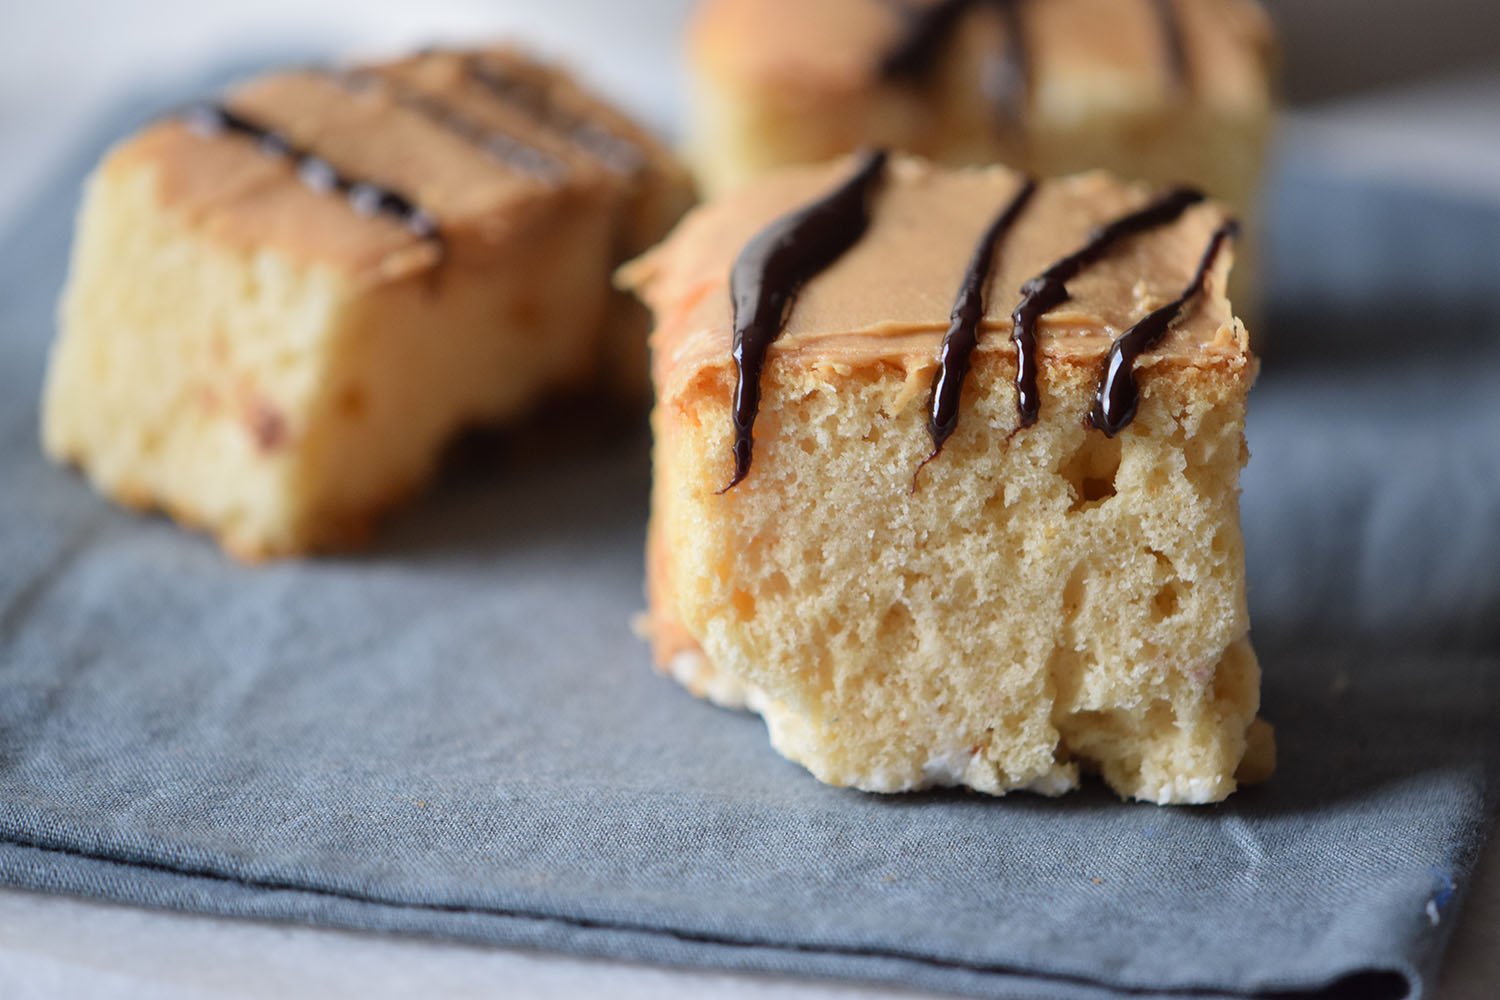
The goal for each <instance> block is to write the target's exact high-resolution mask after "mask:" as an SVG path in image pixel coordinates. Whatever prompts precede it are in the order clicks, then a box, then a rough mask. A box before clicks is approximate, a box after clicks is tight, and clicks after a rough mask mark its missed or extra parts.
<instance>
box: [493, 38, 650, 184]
mask: <svg viewBox="0 0 1500 1000" xmlns="http://www.w3.org/2000/svg"><path fill="white" fill-rule="evenodd" d="M463 71H464V73H465V74H466V75H467V76H468V77H469V79H471V80H473V81H474V82H475V83H477V84H479V85H480V86H482V87H483V88H484V89H485V90H487V91H489V92H490V93H491V94H492V95H494V96H495V97H496V98H498V99H500V100H502V101H505V102H507V103H509V104H512V105H514V106H515V107H517V108H519V109H520V110H521V111H523V112H525V113H526V114H527V115H529V116H530V117H531V118H532V120H533V121H535V122H537V124H539V125H541V126H543V127H544V128H547V129H550V130H551V131H553V132H556V133H557V134H559V135H561V136H562V137H563V138H564V139H566V140H568V141H569V142H571V143H573V144H574V145H575V146H577V147H579V148H580V149H582V150H583V151H584V152H586V153H588V154H589V155H590V156H592V157H593V158H594V159H596V160H598V161H599V162H600V163H602V164H603V165H604V167H605V168H606V169H607V170H610V171H612V172H614V173H617V174H623V175H626V176H629V175H632V174H636V173H639V172H640V171H641V170H642V169H644V168H645V166H646V162H647V157H646V153H645V151H644V150H643V149H641V147H640V146H639V145H638V144H636V143H635V142H633V141H631V140H630V139H627V138H625V137H624V136H621V135H618V134H617V133H615V132H613V131H611V130H610V129H609V128H607V127H606V126H605V125H603V124H601V123H600V122H597V121H594V120H593V119H591V118H589V117H587V116H586V115H583V114H579V113H578V112H576V111H573V110H570V109H568V108H564V107H562V106H561V105H560V104H559V103H558V102H557V101H556V100H555V99H554V98H553V95H552V94H551V93H550V92H549V91H548V88H547V87H546V85H545V84H541V83H538V82H537V81H535V80H528V79H526V78H525V77H524V76H523V75H522V74H519V73H514V72H511V71H510V70H508V69H506V68H505V67H504V66H502V65H500V64H498V63H496V62H495V61H494V60H487V59H482V58H479V57H476V56H468V57H465V58H464V60H463Z"/></svg>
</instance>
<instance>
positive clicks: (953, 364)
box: [923, 178, 1036, 465]
mask: <svg viewBox="0 0 1500 1000" xmlns="http://www.w3.org/2000/svg"><path fill="white" fill-rule="evenodd" d="M1035 193H1036V181H1034V180H1031V179H1029V178H1028V179H1027V180H1026V182H1025V183H1024V184H1022V185H1021V189H1020V190H1019V191H1017V192H1016V194H1015V195H1014V196H1013V197H1012V198H1011V199H1010V201H1009V202H1008V203H1007V204H1006V205H1005V207H1004V208H1002V209H1001V210H1000V212H999V214H997V215H996V216H995V219H994V221H993V222H991V223H990V225H989V227H988V228H987V229H985V231H984V235H982V236H981V237H980V238H979V243H978V245H977V246H975V248H974V256H973V258H972V259H970V261H969V269H968V270H967V271H966V272H964V278H963V283H962V284H961V285H960V286H959V289H958V297H957V298H956V299H955V300H954V302H953V311H952V313H951V314H950V316H949V318H950V320H951V321H952V322H951V325H950V326H949V327H948V332H947V333H946V334H945V335H944V336H943V346H942V349H941V350H940V351H939V353H938V370H937V374H936V375H934V376H933V379H932V395H931V397H930V399H929V400H928V416H927V433H928V434H930V435H931V436H932V454H931V455H929V456H928V457H927V460H926V461H927V462H930V461H932V460H933V459H934V458H936V457H937V455H938V452H940V451H942V450H943V443H944V442H945V441H947V440H948V438H949V436H950V435H952V433H953V431H954V428H956V427H957V426H958V409H959V403H960V401H961V398H962V395H963V385H964V379H966V378H967V377H968V374H969V365H970V362H971V361H972V359H973V355H974V349H975V348H976V347H978V346H979V324H980V323H981V322H982V321H983V320H984V310H985V301H984V289H985V287H986V286H987V285H988V284H989V281H990V274H991V272H992V271H993V270H994V263H995V252H996V247H997V246H998V244H999V243H1000V242H1001V241H1002V240H1004V239H1005V235H1006V233H1008V232H1009V231H1010V229H1011V227H1013V226H1014V225H1015V223H1016V220H1017V219H1018V218H1020V216H1021V212H1022V210H1023V209H1025V207H1026V203H1027V202H1029V201H1030V200H1031V196H1032V195H1033V194H1035ZM923 464H924V465H925V464H926V462H924V463H923Z"/></svg>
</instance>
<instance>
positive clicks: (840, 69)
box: [691, 0, 1272, 115]
mask: <svg viewBox="0 0 1500 1000" xmlns="http://www.w3.org/2000/svg"><path fill="white" fill-rule="evenodd" d="M942 2H943V0H899V2H898V0H818V2H817V3H808V2H806V0H708V2H706V3H704V4H703V5H702V6H701V7H700V9H699V11H698V14H697V17H696V18H695V20H694V23H693V28H692V36H691V37H692V46H693V49H694V52H695V54H696V56H697V59H698V61H699V63H700V65H701V66H702V67H704V68H705V69H706V70H707V71H708V72H713V73H716V74H722V75H724V76H726V77H731V78H737V79H743V80H753V81H756V82H757V83H758V84H759V85H762V86H766V87H770V88H773V89H783V90H785V91H787V92H788V93H804V94H805V93H809V92H814V93H815V92H819V91H821V92H834V93H836V92H851V91H859V90H863V89H866V88H869V87H872V86H876V85H878V84H881V83H882V82H883V79H882V78H883V74H882V70H881V64H882V60H883V59H884V58H885V57H886V55H887V54H888V53H889V52H891V51H892V50H893V48H894V47H896V46H897V45H898V44H899V43H900V42H901V41H902V39H903V37H904V34H905V32H906V31H907V30H908V29H909V25H910V20H909V14H908V11H909V10H917V11H920V10H921V9H922V8H924V7H930V6H934V5H936V4H938V3H942ZM1014 6H1015V16H1014V17H1013V18H1008V17H1006V16H1003V13H1004V12H1003V11H1002V10H1001V9H1000V8H1001V7H1002V4H999V3H972V4H968V5H967V7H968V9H966V10H965V11H964V12H963V13H962V15H961V20H962V23H961V24H960V25H959V30H958V32H957V34H958V36H959V38H958V39H957V40H956V41H955V43H954V46H953V50H952V51H951V52H950V53H948V54H947V58H948V59H949V60H952V61H955V62H958V61H964V60H966V59H967V58H968V57H967V56H966V55H965V53H966V51H967V50H968V49H971V48H972V47H973V44H979V45H981V46H982V47H984V48H985V49H986V50H987V51H999V47H998V46H997V45H996V44H995V43H996V42H997V41H998V42H1000V43H1002V44H1003V42H1004V41H1005V39H1006V35H1007V33H1008V32H1010V31H1011V30H1013V29H1014V26H1015V25H1016V24H1018V25H1019V27H1020V30H1021V32H1022V33H1023V35H1024V38H1023V39H1021V40H1020V41H1021V45H1020V46H1019V48H1018V51H1022V52H1024V55H1025V62H1026V75H1027V76H1028V77H1029V80H1030V90H1031V96H1030V97H1029V101H1030V103H1031V105H1032V106H1033V107H1044V108H1047V109H1048V110H1049V111H1055V112H1056V113H1057V114H1064V115H1065V114H1066V113H1067V112H1068V110H1069V109H1072V108H1077V107H1080V106H1089V107H1099V106H1104V107H1122V108H1128V107H1134V106H1155V105H1158V104H1161V103H1164V102H1168V101H1172V100H1177V99H1181V98H1186V99H1190V100H1194V101H1199V102H1203V103H1205V104H1210V105H1213V106H1215V107H1231V108H1244V109H1246V110H1250V111H1255V110H1260V109H1264V108H1266V107H1267V106H1269V104H1270V102H1271V94H1270V92H1269V84H1268V77H1269V73H1268V62H1269V60H1270V52H1271V47H1272V32H1271V26H1270V23H1269V20H1268V19H1267V17H1266V15H1265V12H1264V11H1263V10H1262V9H1261V7H1260V5H1259V4H1258V3H1256V2H1255V0H1015V3H1014ZM903 8H906V9H905V10H904V9H903ZM979 36H984V37H983V38H981V37H979ZM971 43H972V44H971ZM939 61H942V57H940V60H939ZM970 61H972V62H973V63H974V64H975V65H976V66H977V65H979V64H980V60H970ZM884 82H889V81H884Z"/></svg>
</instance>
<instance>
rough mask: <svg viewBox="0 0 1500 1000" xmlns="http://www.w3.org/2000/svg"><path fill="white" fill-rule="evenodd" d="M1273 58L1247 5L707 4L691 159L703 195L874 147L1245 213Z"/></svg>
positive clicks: (695, 65) (1248, 215)
mask: <svg viewBox="0 0 1500 1000" xmlns="http://www.w3.org/2000/svg"><path fill="white" fill-rule="evenodd" d="M1272 50H1273V33H1272V29H1271V23H1270V20H1269V19H1268V18H1267V16H1266V14H1265V12H1264V10H1262V8H1261V7H1260V5H1259V4H1258V3H1257V2H1255V0H819V2H817V3H806V2H804V0H705V2H704V3H702V4H701V5H700V6H699V7H698V8H697V10H696V12H695V15H694V18H693V21H692V23H691V27H690V29H689V33H688V40H687V63H688V66H689V71H690V77H691V86H690V90H689V95H690V97H689V104H688V128H687V137H688V141H687V152H688V157H689V160H690V162H691V164H692V166H693V169H694V171H695V172H696V174H697V176H698V178H699V181H700V183H701V184H702V185H703V187H704V189H705V190H706V191H708V192H709V193H710V194H715V193H719V192H722V191H725V190H728V189H729V188H732V187H734V186H735V185H737V184H740V183H743V182H744V181H745V180H747V179H749V178H751V177H753V176H755V175H756V174H758V173H760V172H762V171H764V170H768V169H772V168H774V167H777V166H782V165H785V164H792V163H817V162H822V161H824V160H827V159H828V158H830V157H833V156H836V155H840V154H843V153H849V152H852V151H854V150H856V149H859V148H862V147H866V146H881V147H887V148H891V149H898V150H905V151H908V152H912V153H916V154H919V155H921V156H924V157H926V158H928V159H931V160H935V161H937V162H939V163H944V164H948V165H952V166H966V165H984V164H990V163H1004V164H1006V165H1008V166H1011V167H1014V168H1015V169H1018V170H1022V171H1024V172H1027V173H1030V174H1035V175H1038V176H1043V177H1057V176H1063V175H1066V174H1071V173H1075V172H1078V171H1083V170H1091V169H1105V170H1109V171H1111V172H1113V173H1116V174H1119V175H1121V176H1123V177H1126V178H1132V179H1137V180H1143V181H1148V182H1151V183H1154V184H1159V185H1169V184H1180V183H1188V184H1192V185H1194V186H1196V187H1198V188H1201V189H1202V190H1204V191H1206V192H1208V193H1209V194H1210V195H1212V196H1213V197H1215V198H1217V199H1219V200H1221V201H1223V202H1226V203H1227V204H1229V205H1230V206H1231V207H1232V208H1233V210H1234V211H1235V212H1236V213H1238V214H1239V215H1240V216H1241V217H1243V218H1245V219H1247V220H1253V218H1254V209H1255V202H1256V192H1257V188H1258V184H1259V178H1260V174H1261V171H1262V165H1263V162H1264V159H1265V150H1266V145H1267V139H1268V136H1269V133H1270V128H1271V122H1272V117H1273V108H1274V97H1273V88H1272V81H1271V77H1272V65H1273V61H1274V60H1273V54H1272ZM1248 235H1253V234H1248ZM1241 257H1242V262H1241V267H1240V269H1239V272H1238V273H1239V274H1240V275H1241V276H1242V278H1241V279H1240V280H1237V281H1236V285H1237V292H1236V294H1237V295H1238V296H1239V297H1240V298H1242V299H1244V298H1248V296H1247V295H1246V294H1245V291H1246V290H1248V289H1249V288H1251V287H1253V283H1251V282H1249V281H1248V280H1244V279H1245V278H1246V277H1247V272H1246V269H1245V267H1244V264H1245V263H1246V260H1247V258H1246V255H1244V254H1242V255H1241Z"/></svg>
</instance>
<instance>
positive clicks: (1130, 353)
mask: <svg viewBox="0 0 1500 1000" xmlns="http://www.w3.org/2000/svg"><path fill="white" fill-rule="evenodd" d="M1238 235H1239V223H1238V222H1237V221H1235V220H1234V219H1230V220H1229V221H1227V222H1225V223H1224V224H1223V225H1221V226H1220V227H1219V228H1218V229H1217V230H1215V231H1214V234H1213V236H1212V238H1210V239H1209V241H1208V248H1207V249H1206V250H1204V251H1203V257H1202V258H1201V259H1200V260H1199V261H1198V270H1197V271H1196V272H1195V273H1194V274H1193V280H1191V281H1189V282H1188V286H1187V287H1186V288H1184V289H1183V290H1182V294H1181V295H1179V296H1177V298H1175V299H1173V300H1172V301H1171V302H1168V303H1167V304H1166V305H1164V306H1161V307H1160V308H1158V309H1154V310H1152V311H1151V312H1150V313H1148V314H1147V315H1146V316H1145V318H1143V319H1142V320H1141V321H1140V322H1138V323H1136V324H1135V325H1134V326H1132V327H1131V328H1130V329H1129V330H1126V331H1125V332H1124V333H1123V334H1121V335H1120V337H1119V339H1118V340H1116V341H1115V342H1114V343H1113V344H1111V345H1110V348H1109V354H1108V355H1107V356H1106V357H1105V359H1104V370H1103V373H1102V374H1101V375H1100V377H1099V388H1098V389H1097V390H1096V392H1095V393H1094V406H1093V409H1092V410H1090V411H1089V417H1088V420H1089V424H1090V425H1091V426H1093V427H1095V428H1097V429H1099V430H1101V431H1103V432H1104V433H1105V434H1106V435H1108V436H1109V437H1114V436H1115V435H1116V434H1118V433H1120V431H1122V430H1124V429H1125V427H1126V426H1127V425H1128V424H1129V423H1130V421H1132V420H1134V419H1135V411H1136V406H1137V404H1138V403H1139V402H1140V387H1139V386H1138V385H1137V384H1136V379H1135V363H1136V360H1137V359H1139V358H1140V356H1141V355H1142V354H1145V353H1146V352H1147V351H1149V350H1152V349H1153V348H1155V347H1156V345H1157V344H1159V343H1161V340H1162V338H1163V337H1165V336H1166V335H1167V330H1168V329H1170V328H1171V325H1172V321H1173V320H1175V319H1176V318H1177V316H1178V314H1180V313H1181V312H1182V309H1183V307H1184V306H1186V305H1187V304H1188V302H1190V301H1191V300H1192V299H1194V298H1195V297H1197V296H1198V295H1199V294H1200V293H1201V292H1202V291H1203V286H1204V285H1205V284H1206V283H1207V281H1208V272H1209V271H1210V270H1212V269H1213V266H1214V262H1215V261H1216V260H1218V258H1219V253H1220V251H1221V250H1222V249H1223V247H1224V244H1225V243H1226V242H1228V241H1229V240H1232V239H1234V238H1235V237H1236V236H1238Z"/></svg>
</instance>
